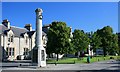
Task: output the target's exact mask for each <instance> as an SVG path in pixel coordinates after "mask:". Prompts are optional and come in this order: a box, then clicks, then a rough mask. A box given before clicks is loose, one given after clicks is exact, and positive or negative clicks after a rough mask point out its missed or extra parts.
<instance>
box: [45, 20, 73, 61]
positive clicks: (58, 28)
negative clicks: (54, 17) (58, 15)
mask: <svg viewBox="0 0 120 72" xmlns="http://www.w3.org/2000/svg"><path fill="white" fill-rule="evenodd" d="M47 37H48V42H47V49H46V50H47V53H48V54H50V53H55V54H57V61H58V54H63V53H66V52H68V49H69V48H70V46H71V43H70V40H69V39H70V28H69V27H67V25H66V23H65V22H52V24H51V26H50V29H49V31H48V34H47Z"/></svg>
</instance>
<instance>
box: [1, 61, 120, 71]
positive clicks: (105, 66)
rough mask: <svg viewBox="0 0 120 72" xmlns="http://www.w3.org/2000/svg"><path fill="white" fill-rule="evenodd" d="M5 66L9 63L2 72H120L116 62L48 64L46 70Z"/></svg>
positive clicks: (118, 62) (33, 67)
mask: <svg viewBox="0 0 120 72" xmlns="http://www.w3.org/2000/svg"><path fill="white" fill-rule="evenodd" d="M5 64H7V63H4V64H3V65H4V67H3V68H2V70H3V71H2V72H8V71H9V70H109V71H111V70H117V72H120V69H119V68H120V61H116V60H108V61H100V62H95V63H89V64H57V65H55V64H48V65H47V66H46V67H44V68H38V67H36V66H18V67H17V64H14V65H15V66H12V67H10V66H8V65H12V64H7V67H5ZM24 65H25V64H24ZM29 72H30V71H29Z"/></svg>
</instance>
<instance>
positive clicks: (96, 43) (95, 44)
mask: <svg viewBox="0 0 120 72" xmlns="http://www.w3.org/2000/svg"><path fill="white" fill-rule="evenodd" d="M91 36H92V37H91V45H92V48H93V51H96V49H97V48H100V45H101V44H102V43H101V37H100V36H99V35H98V34H97V33H96V32H94V33H93V34H92V35H91Z"/></svg>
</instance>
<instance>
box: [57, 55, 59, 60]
mask: <svg viewBox="0 0 120 72" xmlns="http://www.w3.org/2000/svg"><path fill="white" fill-rule="evenodd" d="M58 59H59V58H58V53H57V61H58Z"/></svg>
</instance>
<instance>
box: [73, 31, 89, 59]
mask: <svg viewBox="0 0 120 72" xmlns="http://www.w3.org/2000/svg"><path fill="white" fill-rule="evenodd" d="M72 42H73V45H74V46H73V47H74V49H75V50H76V52H78V57H79V52H82V51H85V50H86V49H87V48H88V45H89V38H88V36H87V35H86V34H85V33H84V31H83V30H77V29H75V30H74V33H73V40H72Z"/></svg>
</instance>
